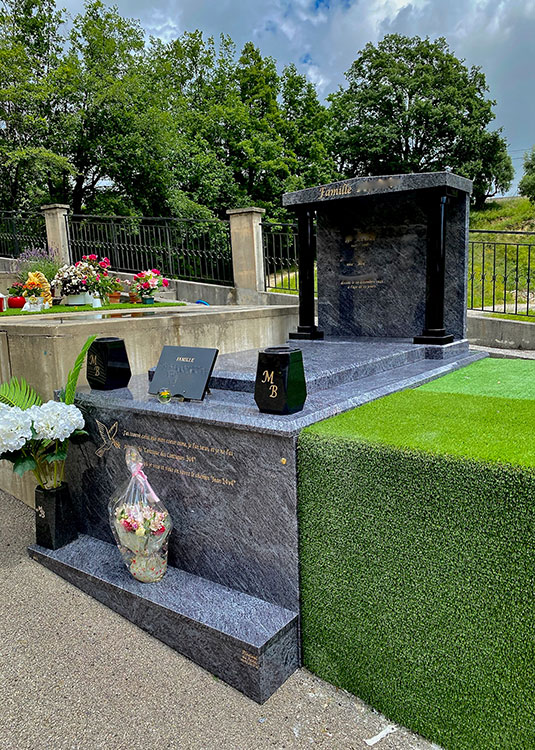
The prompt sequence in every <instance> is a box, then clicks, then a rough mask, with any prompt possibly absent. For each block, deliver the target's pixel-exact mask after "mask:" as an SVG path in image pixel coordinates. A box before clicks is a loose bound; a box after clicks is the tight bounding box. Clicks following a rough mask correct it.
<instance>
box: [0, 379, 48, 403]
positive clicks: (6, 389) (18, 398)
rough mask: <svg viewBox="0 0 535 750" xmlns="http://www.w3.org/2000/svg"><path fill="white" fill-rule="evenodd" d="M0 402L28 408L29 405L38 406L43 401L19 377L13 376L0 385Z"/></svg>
mask: <svg viewBox="0 0 535 750" xmlns="http://www.w3.org/2000/svg"><path fill="white" fill-rule="evenodd" d="M0 403H2V404H7V405H8V406H18V407H19V408H20V409H29V408H30V406H34V405H37V406H40V405H41V404H42V403H43V402H42V400H41V397H40V396H39V394H38V393H36V391H34V389H33V388H31V387H30V386H29V385H28V383H27V382H26V381H25V380H24V378H21V379H20V380H17V378H15V377H13V378H11V380H10V381H9V382H8V383H2V385H0Z"/></svg>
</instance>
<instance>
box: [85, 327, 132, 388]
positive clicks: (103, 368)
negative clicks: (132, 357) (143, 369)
mask: <svg viewBox="0 0 535 750" xmlns="http://www.w3.org/2000/svg"><path fill="white" fill-rule="evenodd" d="M131 375H132V372H131V370H130V363H129V361H128V354H127V353H126V346H125V344H124V340H123V339H120V338H117V337H116V336H106V337H102V338H98V339H95V341H93V343H92V344H91V346H90V347H89V351H88V352H87V382H88V383H89V385H90V386H91V388H93V389H94V390H97V391H112V390H114V389H115V388H126V387H127V385H128V383H129V382H130V377H131Z"/></svg>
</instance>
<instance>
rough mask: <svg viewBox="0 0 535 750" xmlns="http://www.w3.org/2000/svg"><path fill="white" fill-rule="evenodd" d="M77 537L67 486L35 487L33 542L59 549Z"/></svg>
mask: <svg viewBox="0 0 535 750" xmlns="http://www.w3.org/2000/svg"><path fill="white" fill-rule="evenodd" d="M77 537H78V532H77V531H76V522H75V518H74V510H73V507H72V503H71V496H70V493H69V486H68V485H67V484H65V482H63V483H62V484H60V486H59V487H55V488H53V489H50V490H44V489H43V488H42V487H36V488H35V542H36V544H39V545H40V546H41V547H46V548H47V549H59V548H60V547H64V546H65V545H66V544H69V542H73V541H74V540H75V539H76V538H77Z"/></svg>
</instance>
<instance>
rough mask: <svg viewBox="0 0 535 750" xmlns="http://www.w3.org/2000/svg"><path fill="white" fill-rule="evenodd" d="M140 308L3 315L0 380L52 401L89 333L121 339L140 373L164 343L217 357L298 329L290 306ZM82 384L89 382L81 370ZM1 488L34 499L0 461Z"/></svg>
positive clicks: (29, 487)
mask: <svg viewBox="0 0 535 750" xmlns="http://www.w3.org/2000/svg"><path fill="white" fill-rule="evenodd" d="M143 312H144V311H143V310H141V309H140V310H139V311H138V310H133V311H126V312H125V313H121V312H118V313H116V314H115V313H111V314H110V313H108V315H109V317H106V318H103V317H102V316H101V314H99V313H98V312H94V313H92V312H88V313H80V314H79V315H76V314H75V313H71V314H69V315H62V314H55V315H54V314H52V315H33V316H31V318H30V319H29V318H23V319H20V318H17V317H6V318H0V376H1V380H2V381H3V380H6V379H8V378H9V377H10V376H11V375H15V376H17V377H23V378H25V380H26V381H27V382H28V383H29V384H30V385H31V386H33V387H34V388H35V389H36V390H37V391H38V392H39V393H40V394H41V395H42V396H43V398H45V399H49V398H51V397H52V394H53V392H54V390H55V389H57V388H60V387H62V386H63V385H64V384H65V381H66V378H67V373H68V372H69V370H70V369H71V367H72V365H73V363H74V360H75V358H76V355H77V353H78V352H79V351H80V349H81V347H82V345H83V343H84V341H85V340H86V339H87V337H88V336H90V335H92V334H97V335H98V336H119V337H120V338H122V339H124V341H125V343H126V348H127V351H128V357H129V360H130V366H131V369H132V372H133V374H134V375H140V374H142V375H145V374H146V372H147V370H148V369H149V368H150V367H152V366H153V365H155V364H156V363H157V362H158V359H159V356H160V352H161V350H162V348H163V347H164V346H165V345H166V344H170V345H184V346H207V347H215V348H217V349H219V351H220V353H221V354H225V353H227V352H235V351H242V350H244V349H262V348H264V347H266V346H276V345H280V344H283V343H284V342H285V341H286V340H287V338H288V333H289V332H290V331H291V330H294V329H295V327H296V326H297V308H296V307H295V305H289V306H265V307H244V306H234V307H215V306H214V307H205V306H200V305H192V306H185V307H182V308H178V309H177V308H176V307H173V308H158V309H157V310H154V311H149V312H153V314H151V315H149V316H143ZM145 312H147V311H146V310H145ZM154 313H155V314H154ZM125 315H128V316H129V317H125ZM80 384H81V385H84V384H87V380H86V378H85V370H83V371H82V373H81V376H80ZM0 487H2V489H5V490H6V491H7V492H10V493H11V494H13V495H15V496H16V497H19V498H20V499H22V500H24V501H25V502H26V503H28V504H29V505H32V504H33V483H32V482H31V480H28V479H26V480H25V481H20V480H19V479H18V478H17V477H14V476H13V474H12V472H11V465H10V464H8V463H7V462H4V461H0Z"/></svg>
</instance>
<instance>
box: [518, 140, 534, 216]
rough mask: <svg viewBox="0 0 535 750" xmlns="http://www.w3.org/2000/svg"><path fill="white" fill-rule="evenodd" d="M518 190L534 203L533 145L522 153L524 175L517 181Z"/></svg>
mask: <svg viewBox="0 0 535 750" xmlns="http://www.w3.org/2000/svg"><path fill="white" fill-rule="evenodd" d="M518 192H519V193H520V195H523V196H525V197H526V198H528V200H529V201H530V202H531V203H535V146H533V148H532V149H531V151H530V152H529V153H527V154H524V176H523V177H522V179H521V180H520V182H519V183H518Z"/></svg>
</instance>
